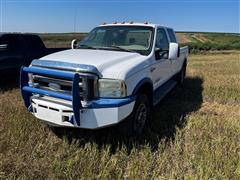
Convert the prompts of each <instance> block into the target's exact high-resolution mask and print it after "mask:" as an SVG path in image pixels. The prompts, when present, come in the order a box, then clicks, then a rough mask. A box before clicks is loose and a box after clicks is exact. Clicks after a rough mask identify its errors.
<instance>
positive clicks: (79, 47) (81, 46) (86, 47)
mask: <svg viewBox="0 0 240 180" xmlns="http://www.w3.org/2000/svg"><path fill="white" fill-rule="evenodd" d="M77 48H78V49H81V48H84V49H97V48H94V47H92V46H89V45H86V44H82V45H79V46H77Z"/></svg>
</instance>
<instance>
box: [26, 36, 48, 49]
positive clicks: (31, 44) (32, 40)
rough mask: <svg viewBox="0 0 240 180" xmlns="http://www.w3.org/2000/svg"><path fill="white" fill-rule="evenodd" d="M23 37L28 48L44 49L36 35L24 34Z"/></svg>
mask: <svg viewBox="0 0 240 180" xmlns="http://www.w3.org/2000/svg"><path fill="white" fill-rule="evenodd" d="M23 38H24V40H25V41H26V43H27V45H28V48H29V49H31V50H41V49H44V45H43V42H42V40H41V39H40V38H39V37H38V36H32V35H24V36H23Z"/></svg>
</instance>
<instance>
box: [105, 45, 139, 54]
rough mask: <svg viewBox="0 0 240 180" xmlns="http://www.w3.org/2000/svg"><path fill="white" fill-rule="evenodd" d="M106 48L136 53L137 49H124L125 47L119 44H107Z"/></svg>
mask: <svg viewBox="0 0 240 180" xmlns="http://www.w3.org/2000/svg"><path fill="white" fill-rule="evenodd" d="M106 48H112V49H118V50H121V51H125V52H134V53H136V51H131V50H129V49H124V48H121V47H119V46H107V47H106Z"/></svg>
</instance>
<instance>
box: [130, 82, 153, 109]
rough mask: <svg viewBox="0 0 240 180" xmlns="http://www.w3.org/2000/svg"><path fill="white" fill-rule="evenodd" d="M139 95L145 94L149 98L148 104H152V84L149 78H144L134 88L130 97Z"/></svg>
mask: <svg viewBox="0 0 240 180" xmlns="http://www.w3.org/2000/svg"><path fill="white" fill-rule="evenodd" d="M140 93H142V94H146V95H147V96H148V98H149V101H150V104H151V105H152V104H153V83H152V80H151V79H150V78H144V79H142V80H141V81H139V83H138V84H137V86H136V87H135V88H134V90H133V93H132V95H137V94H140Z"/></svg>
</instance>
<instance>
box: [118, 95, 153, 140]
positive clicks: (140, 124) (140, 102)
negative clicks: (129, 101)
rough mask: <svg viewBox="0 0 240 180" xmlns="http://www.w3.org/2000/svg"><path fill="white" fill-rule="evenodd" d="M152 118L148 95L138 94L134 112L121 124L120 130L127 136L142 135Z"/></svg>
mask: <svg viewBox="0 0 240 180" xmlns="http://www.w3.org/2000/svg"><path fill="white" fill-rule="evenodd" d="M149 119H150V103H149V99H148V97H147V95H145V94H139V95H138V96H137V99H136V102H135V105H134V108H133V112H132V113H131V115H130V116H129V117H128V118H127V119H125V120H124V121H123V122H122V123H120V124H119V126H118V130H119V131H120V133H121V134H123V135H125V136H140V135H141V134H142V132H143V130H144V128H145V127H146V125H147V124H148V120H149Z"/></svg>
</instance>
